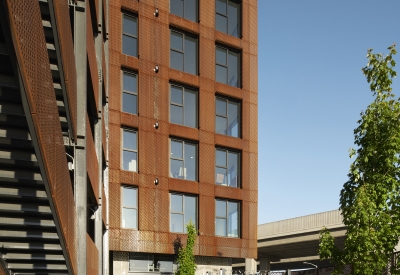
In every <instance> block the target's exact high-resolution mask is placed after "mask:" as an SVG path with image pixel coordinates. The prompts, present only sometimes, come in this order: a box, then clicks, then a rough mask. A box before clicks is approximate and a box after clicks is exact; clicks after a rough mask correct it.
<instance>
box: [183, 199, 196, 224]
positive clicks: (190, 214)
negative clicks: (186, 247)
mask: <svg viewBox="0 0 400 275" xmlns="http://www.w3.org/2000/svg"><path fill="white" fill-rule="evenodd" d="M196 201H197V200H196V197H190V196H185V232H187V230H186V224H188V223H189V221H190V220H191V221H192V223H193V224H194V226H195V227H197V226H196V224H197V217H196V216H197V215H196V213H197V211H196V205H197V203H196Z"/></svg>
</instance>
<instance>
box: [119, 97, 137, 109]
mask: <svg viewBox="0 0 400 275" xmlns="http://www.w3.org/2000/svg"><path fill="white" fill-rule="evenodd" d="M122 111H123V112H127V113H130V114H137V98H136V95H133V94H127V93H122Z"/></svg>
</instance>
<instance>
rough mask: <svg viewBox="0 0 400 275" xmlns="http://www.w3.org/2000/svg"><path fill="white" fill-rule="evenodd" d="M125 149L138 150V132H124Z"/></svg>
mask: <svg viewBox="0 0 400 275" xmlns="http://www.w3.org/2000/svg"><path fill="white" fill-rule="evenodd" d="M123 138H124V148H125V149H130V150H136V132H131V131H124V136H123Z"/></svg>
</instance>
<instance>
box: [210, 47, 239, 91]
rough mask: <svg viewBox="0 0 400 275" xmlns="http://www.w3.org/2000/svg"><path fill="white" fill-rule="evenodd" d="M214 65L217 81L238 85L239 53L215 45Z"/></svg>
mask: <svg viewBox="0 0 400 275" xmlns="http://www.w3.org/2000/svg"><path fill="white" fill-rule="evenodd" d="M215 66H216V67H215V78H216V81H217V82H221V83H224V84H228V85H230V86H234V87H240V53H238V52H235V51H232V50H229V49H226V48H223V47H220V46H216V48H215Z"/></svg>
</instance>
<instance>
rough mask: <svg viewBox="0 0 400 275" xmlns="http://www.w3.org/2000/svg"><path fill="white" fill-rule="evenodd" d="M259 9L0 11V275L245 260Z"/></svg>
mask: <svg viewBox="0 0 400 275" xmlns="http://www.w3.org/2000/svg"><path fill="white" fill-rule="evenodd" d="M257 52H258V45H257V0H246V1H245V0H242V1H239V0H140V1H139V0H112V1H108V0H86V1H84V0H26V1H25V0H24V1H21V0H0V274H1V275H3V274H4V275H11V274H38V275H39V274H79V275H82V274H105V275H107V274H115V275H117V274H128V273H129V274H131V273H132V274H135V273H136V274H143V273H147V272H150V273H156V274H157V273H163V274H168V273H172V272H174V271H176V268H177V265H176V253H177V250H178V249H179V247H180V246H181V245H184V244H185V242H186V237H187V235H186V234H185V230H186V229H185V228H186V227H185V225H186V224H187V223H188V222H189V221H192V222H193V223H194V225H195V227H196V229H197V232H198V236H197V237H196V243H195V248H194V253H195V255H196V258H195V259H196V263H197V269H196V274H203V273H204V274H206V273H207V272H208V274H215V273H216V272H219V271H220V270H221V269H222V270H226V271H227V272H228V273H229V271H230V270H231V269H232V268H231V266H232V263H233V262H238V261H245V263H246V269H247V270H249V271H251V270H253V271H255V270H256V265H255V260H254V259H255V258H256V257H257V184H258V183H257V158H258V156H257V146H258V143H257V124H258V121H257V108H258V106H257V104H258V103H257V94H258V91H257V85H258V79H257Z"/></svg>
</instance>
